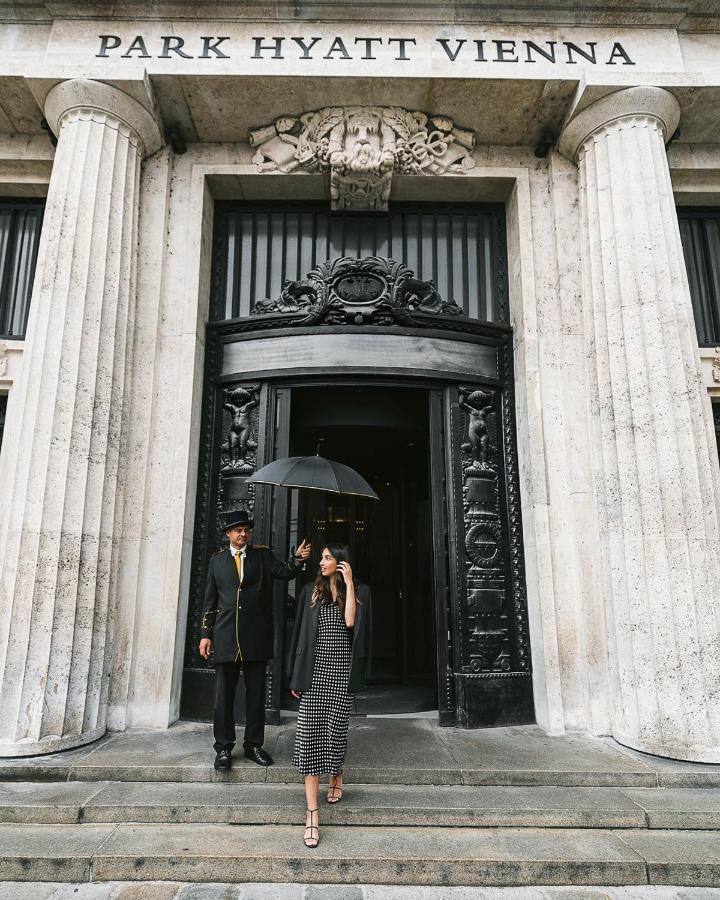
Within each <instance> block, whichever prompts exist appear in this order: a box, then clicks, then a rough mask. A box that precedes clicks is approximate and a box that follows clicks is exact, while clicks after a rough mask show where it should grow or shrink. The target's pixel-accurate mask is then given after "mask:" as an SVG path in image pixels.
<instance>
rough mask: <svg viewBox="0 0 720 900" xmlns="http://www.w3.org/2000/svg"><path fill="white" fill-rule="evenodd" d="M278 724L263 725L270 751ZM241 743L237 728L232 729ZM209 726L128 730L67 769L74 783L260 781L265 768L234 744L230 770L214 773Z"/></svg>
mask: <svg viewBox="0 0 720 900" xmlns="http://www.w3.org/2000/svg"><path fill="white" fill-rule="evenodd" d="M281 730H282V729H281V727H280V726H268V727H267V729H266V735H267V737H266V741H265V746H266V748H267V749H268V750H269V751H270V753H274V746H275V743H276V741H277V737H278V734H279V732H280V731H281ZM238 736H239V738H240V741H241V743H242V726H240V727H239V728H238ZM214 756H215V754H214V751H213V749H212V732H211V729H210V726H209V725H201V724H197V723H179V724H178V725H174V726H173V727H172V728H169V729H167V730H166V731H129V732H125V733H123V734H118V735H116V736H115V740H113V741H112V742H109V743H108V744H107V745H105V746H103V747H100V748H98V750H97V751H96V752H95V753H94V754H93V755H92V757H91V758H88V759H82V760H79V761H78V762H77V764H76V765H73V766H72V767H71V769H70V776H69V777H70V779H71V780H78V781H90V780H95V781H108V780H116V781H181V782H184V781H223V782H224V781H229V782H232V783H237V782H255V781H265V777H266V770H265V768H264V767H262V766H257V765H255V764H254V763H252V762H250V761H249V760H246V759H244V758H243V755H242V746H240V748H239V749H238V748H237V747H236V749H235V753H234V757H233V768H232V770H231V771H230V772H227V773H226V772H216V771H215V770H214V768H213V760H214Z"/></svg>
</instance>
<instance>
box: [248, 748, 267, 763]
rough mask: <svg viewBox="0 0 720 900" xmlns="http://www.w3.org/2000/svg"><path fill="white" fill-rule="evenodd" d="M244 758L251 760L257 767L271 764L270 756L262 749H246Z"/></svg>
mask: <svg viewBox="0 0 720 900" xmlns="http://www.w3.org/2000/svg"><path fill="white" fill-rule="evenodd" d="M245 757H246V759H251V760H252V761H253V762H254V763H257V764H258V765H259V766H271V765H272V764H273V758H272V756H270V754H269V753H268V752H267V750H263V748H262V747H246V748H245Z"/></svg>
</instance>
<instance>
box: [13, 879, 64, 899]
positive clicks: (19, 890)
mask: <svg viewBox="0 0 720 900" xmlns="http://www.w3.org/2000/svg"><path fill="white" fill-rule="evenodd" d="M63 886H64V885H63ZM60 887H61V885H60V884H58V883H56V882H55V883H54V882H40V881H30V882H23V881H6V882H5V883H4V884H0V900H49V898H50V897H52V896H53V895H54V894H55V893H56V892H57V890H58V888H60Z"/></svg>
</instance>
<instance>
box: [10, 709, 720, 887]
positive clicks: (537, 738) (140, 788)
mask: <svg viewBox="0 0 720 900" xmlns="http://www.w3.org/2000/svg"><path fill="white" fill-rule="evenodd" d="M268 734H269V737H268V740H267V741H266V747H267V749H269V750H270V752H272V753H273V755H274V756H275V759H276V765H274V766H272V767H271V768H269V769H267V770H264V769H262V768H259V767H257V766H254V765H253V764H251V763H249V762H247V761H245V760H244V759H242V756H240V758H239V759H238V760H237V761H236V764H235V767H234V768H233V770H232V771H231V772H229V773H216V772H214V770H213V769H212V751H211V749H210V744H211V739H210V737H209V729H208V728H207V726H205V725H197V724H190V723H181V724H179V725H177V726H175V727H173V728H171V729H169V730H168V731H166V732H130V733H125V734H116V735H110V736H108V737H106V738H105V739H103V740H102V741H100V742H98V743H97V744H94V745H92V746H90V747H86V748H83V749H80V750H75V751H70V752H66V753H62V754H56V755H54V756H51V757H39V758H35V759H31V760H0V779H2V781H1V782H0V878H1V879H3V880H6V881H8V880H9V881H53V882H82V881H134V880H143V881H173V882H183V881H192V882H245V881H248V882H308V883H310V882H312V883H328V882H340V883H366V884H404V885H444V886H447V885H557V884H563V885H588V884H594V885H646V884H657V885H661V884H667V885H692V886H720V766H710V765H696V764H692V763H678V762H672V761H669V760H661V759H657V758H654V757H647V756H643V755H641V754H635V753H632V752H630V751H627V750H623V749H622V748H620V747H619V746H618V745H617V744H614V743H613V742H611V741H605V740H593V739H589V738H585V737H577V736H565V737H548V736H546V735H544V734H543V733H542V732H541V731H540V730H539V729H537V728H534V727H522V728H503V729H493V730H484V731H475V732H467V731H461V730H456V729H441V728H438V727H437V726H436V725H434V724H433V723H432V722H431V721H430V720H421V719H404V720H403V719H395V720H392V719H353V720H352V723H351V731H350V739H349V740H350V743H349V747H350V749H349V754H348V763H347V769H346V782H347V787H346V792H345V797H344V799H343V801H342V802H341V803H340V804H338V805H337V806H334V807H333V806H328V805H327V804H326V803H325V802H324V791H323V792H322V795H321V804H320V817H321V842H320V846H319V847H318V848H317V849H316V850H308V849H306V848H305V847H304V846H303V845H302V835H303V830H302V825H303V823H304V806H305V804H304V795H303V789H302V783H301V780H300V778H299V776H298V775H297V773H296V772H295V770H294V769H292V768H290V767H289V765H288V760H289V758H290V753H291V748H292V739H293V728H292V725H282V726H278V727H276V728H270V729H268Z"/></svg>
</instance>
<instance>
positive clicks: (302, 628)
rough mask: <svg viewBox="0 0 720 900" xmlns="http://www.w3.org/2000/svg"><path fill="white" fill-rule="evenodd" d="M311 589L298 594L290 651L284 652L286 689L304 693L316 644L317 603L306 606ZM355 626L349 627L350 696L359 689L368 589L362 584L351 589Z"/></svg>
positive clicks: (364, 652)
mask: <svg viewBox="0 0 720 900" xmlns="http://www.w3.org/2000/svg"><path fill="white" fill-rule="evenodd" d="M312 592H313V586H312V584H306V585H305V587H304V588H303V589H302V591H301V593H300V600H299V602H298V609H297V615H296V617H295V627H294V629H293V636H292V640H291V641H290V651H289V653H288V667H287V668H288V671H289V672H290V690H291V691H301V692H302V691H307V690H309V689H310V683H311V682H312V673H313V664H314V662H315V645H316V643H317V632H318V619H319V615H320V604H319V603H317V604H316V605H315V606H314V607H311V606H310V602H311V600H312ZM355 599H356V601H357V603H356V607H355V625H354V626H353V628H352V659H351V664H350V684H349V690H350V693H351V694H354V693H356V692H357V691H359V690H362V687H363V676H364V669H365V656H366V652H367V651H366V647H367V621H368V615H369V612H370V601H371V596H370V588H369V587H368V586H367V585H366V584H358V585H356V587H355Z"/></svg>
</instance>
